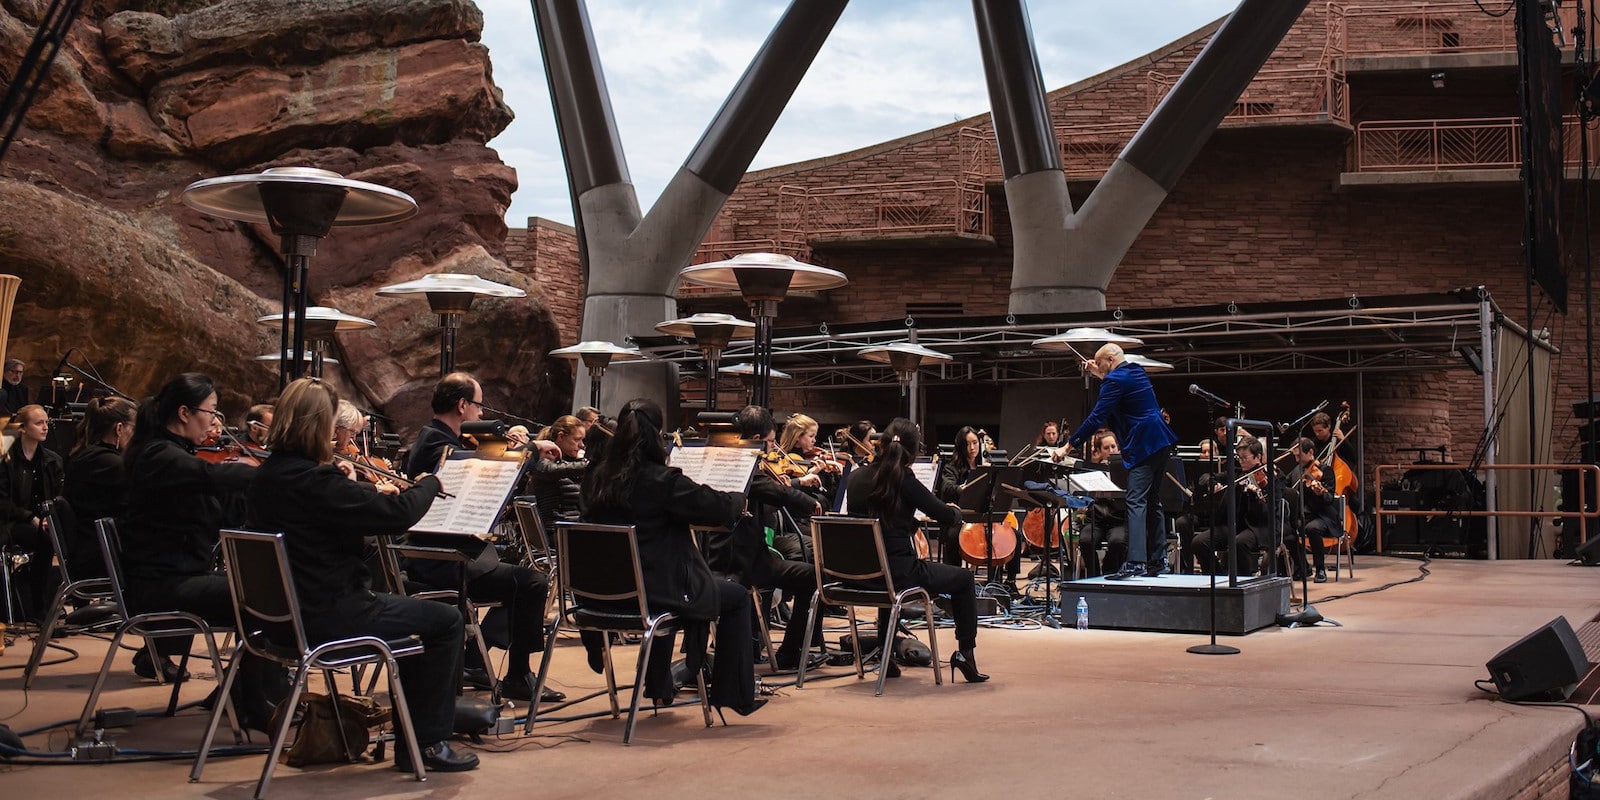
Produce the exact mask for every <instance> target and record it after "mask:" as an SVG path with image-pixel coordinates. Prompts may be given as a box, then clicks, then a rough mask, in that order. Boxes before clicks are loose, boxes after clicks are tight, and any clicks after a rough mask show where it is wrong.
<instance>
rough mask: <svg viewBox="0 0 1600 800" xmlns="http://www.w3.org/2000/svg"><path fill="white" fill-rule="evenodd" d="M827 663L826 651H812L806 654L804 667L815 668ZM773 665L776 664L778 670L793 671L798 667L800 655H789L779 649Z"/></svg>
mask: <svg viewBox="0 0 1600 800" xmlns="http://www.w3.org/2000/svg"><path fill="white" fill-rule="evenodd" d="M827 663H828V654H827V653H816V652H812V653H807V654H806V669H807V670H808V671H809V670H813V669H817V668H818V667H821V666H823V665H825V664H827ZM775 666H777V668H778V671H779V672H794V671H796V670H798V669H800V656H799V655H790V654H788V653H785V652H783V651H782V650H779V651H778V657H777V664H776V665H775Z"/></svg>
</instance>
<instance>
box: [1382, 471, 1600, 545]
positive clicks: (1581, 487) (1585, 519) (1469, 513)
mask: <svg viewBox="0 0 1600 800" xmlns="http://www.w3.org/2000/svg"><path fill="white" fill-rule="evenodd" d="M1479 468H1480V469H1486V470H1517V471H1520V472H1532V471H1534V470H1554V471H1561V470H1569V469H1572V470H1578V471H1579V472H1591V473H1594V477H1596V478H1600V466H1596V465H1594V464H1480V465H1479ZM1397 470H1405V471H1407V472H1409V471H1411V470H1432V471H1436V472H1437V471H1460V470H1461V465H1460V464H1380V465H1378V469H1377V471H1376V473H1375V474H1374V476H1373V483H1374V484H1376V485H1377V487H1378V492H1377V503H1378V508H1377V509H1376V511H1375V516H1376V520H1375V523H1376V526H1375V531H1376V535H1377V547H1378V552H1380V553H1381V552H1383V520H1384V517H1490V518H1496V519H1498V518H1500V517H1510V518H1524V519H1556V518H1570V519H1576V520H1578V541H1579V542H1580V543H1582V542H1587V541H1589V520H1591V519H1596V518H1600V507H1597V508H1596V509H1595V510H1594V511H1578V512H1572V511H1560V510H1556V511H1500V510H1495V509H1491V510H1485V511H1478V510H1476V509H1438V508H1432V509H1387V508H1384V507H1383V483H1384V481H1383V473H1384V472H1385V471H1390V472H1393V471H1397ZM1589 480H1590V479H1585V478H1583V477H1582V476H1580V479H1579V481H1578V497H1577V507H1578V508H1580V509H1582V508H1585V507H1587V505H1588V498H1587V497H1586V495H1587V493H1588V487H1589V486H1590V483H1589ZM1489 546H1490V550H1489V552H1490V554H1491V556H1492V555H1493V554H1494V552H1495V549H1496V548H1495V546H1494V544H1492V543H1491V544H1490V545H1489Z"/></svg>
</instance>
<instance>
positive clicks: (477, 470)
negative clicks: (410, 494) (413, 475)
mask: <svg viewBox="0 0 1600 800" xmlns="http://www.w3.org/2000/svg"><path fill="white" fill-rule="evenodd" d="M521 475H522V461H521V460H520V459H517V460H512V461H501V460H493V459H487V458H462V459H453V460H449V461H446V462H444V465H443V466H442V467H441V468H440V469H439V480H440V482H442V483H443V484H444V487H445V491H447V492H450V493H451V494H453V495H455V497H436V498H434V500H433V505H432V506H430V507H429V508H428V513H427V514H426V515H424V516H423V518H422V519H420V520H418V521H417V524H415V525H413V526H411V530H413V531H416V532H418V533H454V534H461V535H467V536H487V535H489V531H490V529H491V528H493V527H494V521H495V519H497V518H498V517H499V516H500V509H501V508H502V507H504V506H505V504H506V499H507V498H508V497H510V496H511V491H512V489H514V488H515V487H516V485H517V479H518V478H519V477H520V476H521Z"/></svg>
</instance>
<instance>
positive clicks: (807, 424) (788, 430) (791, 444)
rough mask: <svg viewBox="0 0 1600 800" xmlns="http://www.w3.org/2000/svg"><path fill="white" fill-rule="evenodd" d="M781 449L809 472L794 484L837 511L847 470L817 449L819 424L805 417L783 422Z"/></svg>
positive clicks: (801, 415) (779, 438)
mask: <svg viewBox="0 0 1600 800" xmlns="http://www.w3.org/2000/svg"><path fill="white" fill-rule="evenodd" d="M778 450H779V451H780V452H782V453H783V454H784V455H786V456H788V458H789V460H790V462H792V463H794V464H797V465H799V466H800V467H802V468H803V469H804V470H805V472H804V473H803V474H800V475H799V476H797V477H796V478H795V480H794V481H793V485H794V486H796V487H797V488H799V489H800V491H802V492H805V493H806V494H809V495H811V496H812V497H814V498H816V499H817V502H818V503H819V504H821V505H822V507H823V508H833V507H834V505H833V500H834V497H835V494H836V492H837V491H838V489H839V476H840V475H842V474H843V473H844V467H843V466H842V465H841V464H840V463H839V462H838V460H836V459H835V458H834V457H833V456H831V455H830V454H829V453H828V451H826V450H824V449H822V448H820V447H818V446H817V421H816V420H814V419H812V418H810V417H808V416H806V415H805V414H792V415H790V416H789V419H788V421H786V422H784V423H783V434H782V435H781V436H779V437H778ZM808 519H809V518H808ZM802 524H804V523H802Z"/></svg>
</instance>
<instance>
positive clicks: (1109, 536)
mask: <svg viewBox="0 0 1600 800" xmlns="http://www.w3.org/2000/svg"><path fill="white" fill-rule="evenodd" d="M1100 545H1105V546H1106V558H1105V562H1104V563H1101V561H1100V550H1099V548H1100ZM1078 552H1079V554H1080V555H1082V556H1083V574H1084V576H1085V577H1090V578H1092V577H1094V576H1096V575H1104V574H1106V573H1108V572H1116V571H1117V570H1119V569H1121V568H1122V562H1124V561H1127V560H1128V526H1127V525H1101V524H1099V523H1093V522H1091V523H1089V524H1088V525H1085V526H1083V533H1082V534H1081V536H1080V538H1079V539H1078Z"/></svg>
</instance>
